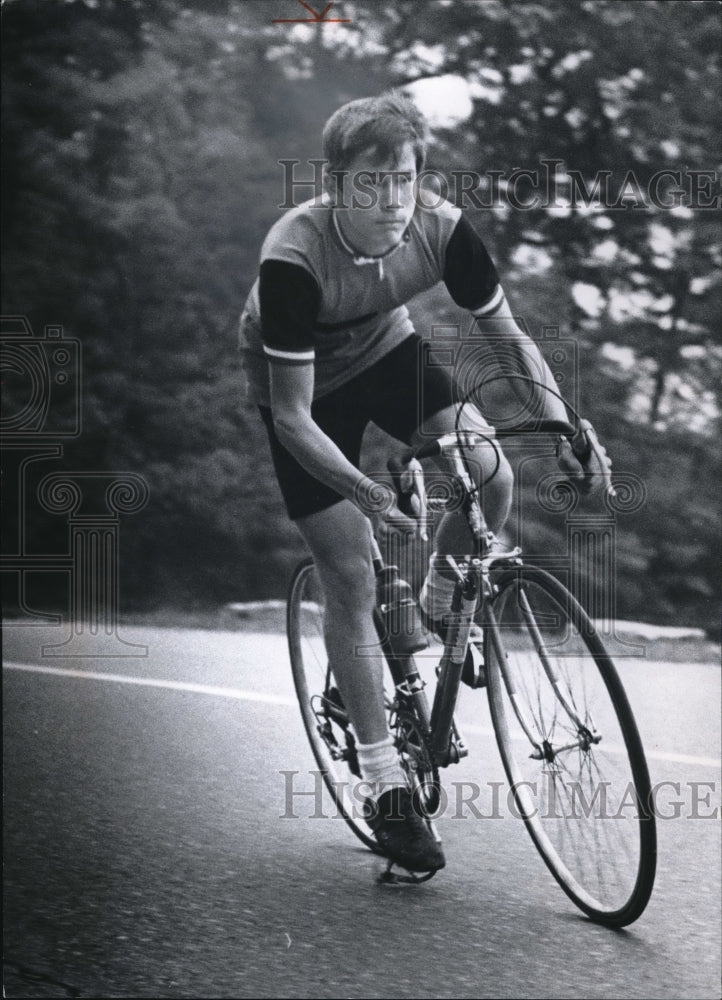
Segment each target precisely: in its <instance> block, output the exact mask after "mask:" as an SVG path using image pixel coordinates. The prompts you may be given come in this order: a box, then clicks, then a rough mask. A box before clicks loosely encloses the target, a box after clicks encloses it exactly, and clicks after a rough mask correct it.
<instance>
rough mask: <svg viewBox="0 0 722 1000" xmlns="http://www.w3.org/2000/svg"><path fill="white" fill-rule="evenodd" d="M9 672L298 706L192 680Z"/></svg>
mask: <svg viewBox="0 0 722 1000" xmlns="http://www.w3.org/2000/svg"><path fill="white" fill-rule="evenodd" d="M3 669H5V670H24V671H26V672H27V673H31V674H52V675H53V676H55V677H80V678H83V679H85V680H91V681H106V682H108V683H110V684H138V685H140V686H141V687H154V688H169V689H170V690H171V691H189V692H191V693H192V694H208V695H212V696H213V697H215V698H236V699H238V700H239V701H262V702H264V703H265V704H267V705H296V704H297V702H296V701H295V699H294V698H287V697H286V696H285V695H280V694H266V693H265V692H263V691H244V690H243V689H241V688H229V687H216V686H215V685H213V684H193V683H191V682H190V681H164V680H159V679H158V678H155V677H132V676H130V675H129V674H105V673H99V672H97V671H94V670H69V669H67V668H65V667H43V666H38V665H36V664H30V663H3Z"/></svg>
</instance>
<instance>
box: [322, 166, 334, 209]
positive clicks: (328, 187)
mask: <svg viewBox="0 0 722 1000" xmlns="http://www.w3.org/2000/svg"><path fill="white" fill-rule="evenodd" d="M323 190H324V192H325V194H326V195H327V196H328V198H329V199H330V201H331V204H332V205H335V204H336V191H337V178H336V177H334V176H333V174H331V173H329V169H328V163H326V164H325V165H324V168H323Z"/></svg>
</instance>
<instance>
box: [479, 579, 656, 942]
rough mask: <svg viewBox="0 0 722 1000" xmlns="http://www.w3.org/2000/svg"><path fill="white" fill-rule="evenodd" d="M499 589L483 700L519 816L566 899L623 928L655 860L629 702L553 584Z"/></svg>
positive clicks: (633, 915)
mask: <svg viewBox="0 0 722 1000" xmlns="http://www.w3.org/2000/svg"><path fill="white" fill-rule="evenodd" d="M494 583H495V593H494V596H493V598H492V599H491V600H490V601H489V602H488V605H487V612H486V619H485V625H486V626H487V627H486V628H485V633H486V635H485V660H486V665H487V673H488V697H489V704H490V708H491V716H492V721H493V725H494V730H495V733H496V739H497V744H498V746H499V751H500V753H501V757H502V761H503V764H504V769H505V771H506V776H507V778H508V780H509V783H510V786H511V788H512V790H513V793H514V802H515V805H516V810H517V813H518V814H519V815H520V816H521V818H522V819H523V820H524V822H525V824H526V827H527V830H528V831H529V833H530V834H531V838H532V840H533V842H534V844H535V845H536V847H537V849H538V851H539V853H540V854H541V856H542V858H543V859H544V861H545V863H546V865H547V867H548V868H549V870H550V872H551V874H552V875H553V876H554V878H555V879H556V880H557V882H558V883H559V885H560V886H561V888H562V889H563V890H564V892H565V893H566V894H567V896H569V898H570V899H571V900H572V901H573V902H574V903H575V904H576V905H577V906H578V907H579V908H580V909H581V910H582V911H583V912H584V913H586V914H587V916H588V917H590V918H591V919H592V920H594V921H596V922H598V923H601V924H605V925H607V926H610V927H624V926H626V925H628V924H630V923H632V922H633V921H635V920H637V919H638V917H639V916H640V915H641V914H642V912H643V911H644V909H645V907H646V906H647V903H648V902H649V899H650V896H651V893H652V888H653V885H654V878H655V869H656V855H657V848H656V827H655V819H654V811H653V809H652V795H651V787H650V779H649V771H648V768H647V763H646V760H645V756H644V749H643V747H642V742H641V739H640V736H639V732H638V729H637V725H636V722H635V720H634V716H633V714H632V710H631V707H630V705H629V701H628V699H627V696H626V694H625V691H624V689H623V687H622V683H621V681H620V679H619V675H618V673H617V671H616V668H615V666H614V664H613V662H612V660H611V658H610V657H609V655H608V654H607V653H606V651H605V649H604V646H603V644H602V641H601V639H600V637H599V635H598V633H597V632H596V630H595V629H594V627H593V625H592V623H591V621H590V619H589V617H588V616H587V614H586V613H585V611H584V610H583V609H582V607H581V606H580V605H579V603H578V602H577V601H576V600H575V598H574V597H573V596H572V595H571V594H570V593H569V591H568V590H567V589H566V588H565V587H564V586H563V585H562V584H561V583H560V582H559V581H558V580H556V579H555V578H554V577H552V576H551V575H550V574H548V573H546V572H545V571H544V570H541V569H538V568H536V567H530V566H523V567H518V568H513V569H507V570H504V571H502V572H501V573H500V575H499V576H498V577H497V578H496V579H495V581H494ZM524 598H526V602H527V604H526V606H525V605H524ZM530 611H531V613H532V617H533V620H530V616H529V612H530ZM535 626H536V629H538V632H537V635H536V636H535V635H534V628H535ZM540 642H541V643H543V645H541V644H540ZM540 649H541V650H543V656H542V654H541V653H540ZM544 661H546V665H545V662H544ZM552 678H553V679H554V683H552ZM610 800H611V801H610ZM630 805H631V807H632V810H633V815H631V816H630V815H627V811H628V809H629V806H630Z"/></svg>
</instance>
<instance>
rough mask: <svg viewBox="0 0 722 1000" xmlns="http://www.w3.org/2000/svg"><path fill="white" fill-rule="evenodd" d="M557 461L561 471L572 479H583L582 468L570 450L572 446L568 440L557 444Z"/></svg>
mask: <svg viewBox="0 0 722 1000" xmlns="http://www.w3.org/2000/svg"><path fill="white" fill-rule="evenodd" d="M557 463H558V465H559V468H560V469H561V470H562V472H564V473H566V474H567V475H568V476H570V477H571V478H572V479H583V478H584V469H583V468H582V465H581V463H580V461H579V459H578V458H577V457H576V455H575V454H574V452H573V451H572V446H571V445H570V444H569V442H568V441H562V442H561V444H560V446H559V453H558V456H557Z"/></svg>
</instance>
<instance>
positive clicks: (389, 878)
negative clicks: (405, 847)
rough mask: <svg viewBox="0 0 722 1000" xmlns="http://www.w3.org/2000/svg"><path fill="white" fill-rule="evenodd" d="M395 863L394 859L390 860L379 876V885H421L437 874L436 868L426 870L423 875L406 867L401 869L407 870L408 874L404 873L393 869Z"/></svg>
mask: <svg viewBox="0 0 722 1000" xmlns="http://www.w3.org/2000/svg"><path fill="white" fill-rule="evenodd" d="M394 865H395V862H394V861H389V862H388V864H387V866H386V869H385V871H382V872H381V874H380V875H378V876H377V878H376V881H377V882H378V883H379V885H420V884H421V883H422V882H428V881H429V879H430V878H433V877H434V875H436V869H435V870H434V871H432V872H424V873H423V874H422V875H418V874H417V873H416V872H410V871H406V869H405V868H403V869H401V871H403V872H406V874H404V875H402V874H401V873H400V872H394V871H392V870H391V869H392V868H393V867H394Z"/></svg>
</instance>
